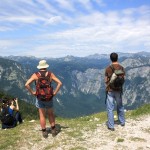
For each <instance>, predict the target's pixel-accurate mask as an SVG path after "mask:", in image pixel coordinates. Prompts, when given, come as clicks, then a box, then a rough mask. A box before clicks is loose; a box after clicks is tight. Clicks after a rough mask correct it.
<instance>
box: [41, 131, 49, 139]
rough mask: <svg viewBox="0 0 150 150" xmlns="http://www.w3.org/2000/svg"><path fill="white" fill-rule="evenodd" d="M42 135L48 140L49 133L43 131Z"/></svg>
mask: <svg viewBox="0 0 150 150" xmlns="http://www.w3.org/2000/svg"><path fill="white" fill-rule="evenodd" d="M42 135H43V137H44V138H45V139H46V138H48V132H47V131H42Z"/></svg>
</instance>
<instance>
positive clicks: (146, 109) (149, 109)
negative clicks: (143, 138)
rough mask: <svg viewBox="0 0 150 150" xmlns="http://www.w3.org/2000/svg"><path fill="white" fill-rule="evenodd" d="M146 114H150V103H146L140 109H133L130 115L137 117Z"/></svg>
mask: <svg viewBox="0 0 150 150" xmlns="http://www.w3.org/2000/svg"><path fill="white" fill-rule="evenodd" d="M146 114H150V104H145V105H143V106H141V107H139V108H138V109H136V110H133V111H131V114H130V115H131V117H137V116H141V115H146Z"/></svg>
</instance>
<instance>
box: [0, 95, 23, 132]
mask: <svg viewBox="0 0 150 150" xmlns="http://www.w3.org/2000/svg"><path fill="white" fill-rule="evenodd" d="M14 111H16V113H15V114H14ZM1 121H2V129H6V128H13V127H15V126H16V125H17V123H18V122H19V123H22V117H21V114H20V112H19V105H18V99H17V98H16V99H14V100H9V101H8V103H7V104H4V106H3V107H2V119H1Z"/></svg>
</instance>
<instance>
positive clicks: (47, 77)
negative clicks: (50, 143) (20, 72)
mask: <svg viewBox="0 0 150 150" xmlns="http://www.w3.org/2000/svg"><path fill="white" fill-rule="evenodd" d="M48 67H49V65H48V64H47V62H46V60H41V61H40V62H39V65H38V66H37V68H38V69H39V72H37V73H34V74H33V75H32V76H31V77H30V79H29V80H28V81H27V82H26V84H25V87H26V88H27V89H28V91H29V92H30V93H31V94H32V95H34V96H36V97H37V98H36V104H35V105H36V107H37V108H38V110H39V117H40V125H41V128H42V134H43V137H44V138H47V137H48V132H47V131H46V112H47V113H48V120H49V123H50V125H51V133H52V136H53V137H54V136H56V134H57V131H56V127H55V116H54V112H53V97H54V96H55V95H56V94H57V92H58V91H59V89H60V87H61V85H62V83H61V81H60V80H59V79H58V78H57V77H56V76H55V75H54V73H52V72H50V71H48V70H47V68H48ZM42 80H43V81H42ZM52 81H54V82H55V83H56V84H57V86H56V88H55V90H53V89H52V87H51V85H50V84H51V82H52ZM32 82H35V83H36V91H35V90H33V89H32V88H31V86H30V84H31V83H32ZM42 82H43V83H42ZM46 83H47V84H46ZM44 84H45V85H44ZM51 92H52V93H51Z"/></svg>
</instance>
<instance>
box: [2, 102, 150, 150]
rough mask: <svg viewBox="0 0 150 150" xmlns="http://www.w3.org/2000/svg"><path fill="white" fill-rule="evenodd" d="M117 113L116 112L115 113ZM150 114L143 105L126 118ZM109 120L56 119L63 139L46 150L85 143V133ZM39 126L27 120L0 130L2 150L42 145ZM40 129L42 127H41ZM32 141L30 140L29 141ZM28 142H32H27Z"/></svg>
mask: <svg viewBox="0 0 150 150" xmlns="http://www.w3.org/2000/svg"><path fill="white" fill-rule="evenodd" d="M115 113H116V112H115ZM147 114H150V104H147V105H143V106H142V107H140V108H138V109H137V110H133V111H127V112H126V117H138V116H141V115H147ZM106 120H107V113H106V112H102V113H97V114H92V115H90V116H83V117H79V118H74V119H66V118H59V117H56V123H57V124H58V125H59V126H60V128H61V129H62V132H63V135H65V136H63V137H61V138H62V139H61V140H60V141H57V142H54V143H53V144H51V145H47V146H46V145H45V148H44V149H45V150H48V149H56V148H58V147H60V146H61V145H62V143H63V144H64V145H69V144H70V142H71V139H75V141H84V138H83V137H82V135H83V132H86V131H89V130H90V131H92V130H94V129H96V128H97V125H98V124H101V123H105V122H106ZM37 125H39V120H36V121H35V122H33V123H30V122H29V120H25V122H24V123H23V124H21V125H18V126H17V127H15V128H13V129H7V130H0V150H10V149H16V150H17V146H18V144H19V143H20V146H21V144H26V146H27V147H28V148H29V149H30V146H32V145H30V143H31V144H35V143H36V144H38V143H40V141H41V140H43V139H42V136H41V133H40V131H37V130H35V127H37ZM39 128H40V125H39ZM145 132H148V133H149V129H147V130H146V131H145ZM109 136H110V137H111V136H112V138H113V139H114V134H113V133H111V134H110V135H109ZM29 139H30V140H29ZM142 140H143V139H140V138H136V137H132V138H131V141H142ZM27 141H30V143H29V142H27ZM123 141H124V139H122V138H118V139H117V142H123ZM74 146H75V147H74V148H72V150H76V149H77V150H78V149H81V150H82V149H83V150H84V149H85V148H84V147H80V146H79V145H76V143H74Z"/></svg>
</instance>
